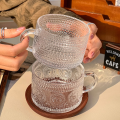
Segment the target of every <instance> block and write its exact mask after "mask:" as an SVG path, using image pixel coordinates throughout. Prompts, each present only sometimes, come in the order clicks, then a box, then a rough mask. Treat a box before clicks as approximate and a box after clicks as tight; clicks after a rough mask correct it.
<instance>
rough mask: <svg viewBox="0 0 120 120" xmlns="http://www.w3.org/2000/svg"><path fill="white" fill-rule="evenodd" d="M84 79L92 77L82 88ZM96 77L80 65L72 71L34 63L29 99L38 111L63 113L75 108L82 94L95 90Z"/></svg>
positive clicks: (80, 100)
mask: <svg viewBox="0 0 120 120" xmlns="http://www.w3.org/2000/svg"><path fill="white" fill-rule="evenodd" d="M84 77H92V78H93V79H92V80H91V82H90V84H89V85H87V86H84V87H85V88H86V89H85V90H83V85H84ZM96 84H97V77H96V75H95V74H94V72H92V71H84V67H83V66H82V64H80V65H79V66H77V67H75V68H72V69H64V70H63V69H56V68H50V67H48V66H46V65H43V64H41V63H39V62H38V61H36V62H35V63H34V64H33V66H32V92H31V98H32V101H33V102H34V104H35V105H36V106H37V107H39V108H40V109H42V110H44V111H46V112H50V113H65V112H69V111H71V110H73V109H75V108H77V107H78V106H79V105H80V103H81V102H82V96H83V93H85V92H88V91H90V90H92V89H94V88H95V86H96Z"/></svg>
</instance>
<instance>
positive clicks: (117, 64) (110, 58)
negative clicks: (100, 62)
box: [104, 44, 120, 71]
mask: <svg viewBox="0 0 120 120" xmlns="http://www.w3.org/2000/svg"><path fill="white" fill-rule="evenodd" d="M104 66H106V67H110V68H112V69H115V70H117V71H120V48H119V47H117V46H114V45H112V44H108V45H106V50H105V58H104Z"/></svg>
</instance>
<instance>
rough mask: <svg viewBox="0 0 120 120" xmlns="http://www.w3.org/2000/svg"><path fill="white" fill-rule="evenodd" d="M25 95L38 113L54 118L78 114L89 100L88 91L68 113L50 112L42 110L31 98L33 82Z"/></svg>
mask: <svg viewBox="0 0 120 120" xmlns="http://www.w3.org/2000/svg"><path fill="white" fill-rule="evenodd" d="M25 97H26V101H27V103H28V105H29V106H30V107H31V109H32V110H33V111H35V112H36V113H38V114H40V115H42V116H44V117H47V118H53V119H61V118H68V117H72V116H74V115H76V114H78V113H79V112H80V111H81V110H82V109H83V108H84V107H85V105H86V103H87V101H88V93H84V94H83V98H82V102H81V104H80V105H79V106H78V107H77V108H76V109H74V110H72V111H70V112H66V113H48V112H45V111H43V110H41V109H40V108H38V107H37V106H36V105H35V104H34V103H33V101H32V99H31V84H30V85H29V86H28V88H27V89H26V93H25Z"/></svg>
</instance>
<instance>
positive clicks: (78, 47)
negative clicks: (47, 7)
mask: <svg viewBox="0 0 120 120" xmlns="http://www.w3.org/2000/svg"><path fill="white" fill-rule="evenodd" d="M29 34H34V40H33V45H32V46H29V47H28V48H27V50H28V51H31V52H33V55H34V57H35V58H36V59H37V60H38V61H39V62H41V63H43V64H45V65H47V66H49V67H52V68H73V67H76V66H78V65H79V64H81V62H82V61H83V57H84V54H85V50H86V46H87V42H88V37H89V34H90V29H89V27H88V25H87V24H85V23H84V22H83V21H81V20H79V19H76V18H73V17H70V16H67V15H61V14H47V15H43V16H41V17H39V18H38V20H37V24H36V29H26V30H25V31H23V33H22V34H21V36H20V40H21V41H22V40H23V39H24V37H25V36H28V35H29Z"/></svg>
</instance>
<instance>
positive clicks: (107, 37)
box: [61, 0, 120, 53]
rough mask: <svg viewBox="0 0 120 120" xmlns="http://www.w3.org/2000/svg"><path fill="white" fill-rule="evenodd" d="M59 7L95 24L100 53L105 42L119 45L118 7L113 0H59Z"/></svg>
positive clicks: (119, 11) (119, 14)
mask: <svg viewBox="0 0 120 120" xmlns="http://www.w3.org/2000/svg"><path fill="white" fill-rule="evenodd" d="M61 7H63V8H65V9H67V10H70V11H72V12H74V13H76V14H78V15H80V16H81V17H82V18H83V19H85V20H86V21H90V22H93V23H95V24H96V25H97V27H98V32H97V35H98V37H99V38H100V40H101V41H102V44H103V46H102V49H101V53H104V52H105V45H106V44H107V43H112V44H114V45H118V46H120V36H119V35H120V7H119V6H115V0H61Z"/></svg>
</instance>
